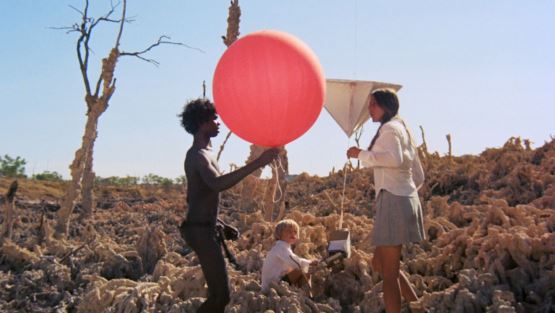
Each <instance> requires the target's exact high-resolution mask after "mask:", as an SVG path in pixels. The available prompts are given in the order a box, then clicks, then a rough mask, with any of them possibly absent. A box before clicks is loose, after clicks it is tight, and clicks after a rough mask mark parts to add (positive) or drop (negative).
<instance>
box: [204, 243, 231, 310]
mask: <svg viewBox="0 0 555 313" xmlns="http://www.w3.org/2000/svg"><path fill="white" fill-rule="evenodd" d="M195 252H196V253H197V256H198V258H199V262H200V265H201V267H202V272H203V273H204V278H205V279H206V284H207V285H208V298H207V299H206V301H205V302H204V303H203V304H202V305H201V306H200V308H199V309H198V311H197V312H199V313H203V312H210V313H213V312H214V313H219V312H222V313H223V312H224V310H225V306H226V305H227V304H228V303H229V300H230V299H229V278H228V276H227V269H226V264H225V260H224V256H223V254H222V249H221V247H220V244H219V242H218V241H217V240H216V238H213V237H212V236H210V237H208V239H207V240H206V241H205V242H204V243H203V244H200V245H199V247H198V250H195Z"/></svg>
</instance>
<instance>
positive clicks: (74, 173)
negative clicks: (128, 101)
mask: <svg viewBox="0 0 555 313" xmlns="http://www.w3.org/2000/svg"><path fill="white" fill-rule="evenodd" d="M90 108H91V110H90V111H89V113H88V115H87V123H86V126H85V134H84V135H83V142H82V144H81V148H79V149H78V150H77V151H76V152H75V159H74V160H73V163H72V164H71V166H70V170H71V183H70V184H69V185H68V187H67V192H66V195H65V197H64V200H63V202H62V205H61V208H60V210H59V211H58V220H57V223H56V227H55V231H56V233H55V236H56V237H57V238H61V237H63V236H64V235H67V234H68V232H69V221H70V217H71V213H72V212H73V208H74V206H75V201H76V199H77V197H78V195H79V192H80V191H81V187H82V186H81V181H82V179H83V175H84V171H85V165H86V164H87V156H88V155H89V153H91V154H92V152H89V151H90V150H91V149H92V147H93V144H94V141H95V140H96V134H97V132H96V127H97V125H98V118H99V117H100V114H102V112H104V110H100V109H101V108H99V107H98V106H97V105H96V104H93V105H91V106H90Z"/></svg>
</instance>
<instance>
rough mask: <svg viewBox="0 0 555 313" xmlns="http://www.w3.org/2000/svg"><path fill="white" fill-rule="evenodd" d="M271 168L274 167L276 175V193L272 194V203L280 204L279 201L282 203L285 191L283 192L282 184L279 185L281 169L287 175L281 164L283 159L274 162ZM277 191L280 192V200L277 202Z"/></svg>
mask: <svg viewBox="0 0 555 313" xmlns="http://www.w3.org/2000/svg"><path fill="white" fill-rule="evenodd" d="M270 167H272V171H275V173H276V174H275V178H276V181H275V184H274V191H273V192H272V202H273V203H278V202H279V201H281V199H283V190H281V184H280V183H279V169H281V170H282V171H283V172H284V173H285V168H284V167H283V164H282V163H281V158H278V159H277V160H274V161H272V165H270ZM276 190H279V198H278V199H277V200H276Z"/></svg>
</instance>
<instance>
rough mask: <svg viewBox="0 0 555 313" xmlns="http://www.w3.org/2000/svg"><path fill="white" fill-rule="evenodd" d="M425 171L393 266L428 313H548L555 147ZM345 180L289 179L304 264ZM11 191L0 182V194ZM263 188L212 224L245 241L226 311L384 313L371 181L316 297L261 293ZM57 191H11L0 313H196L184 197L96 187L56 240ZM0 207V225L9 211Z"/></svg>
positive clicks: (509, 150)
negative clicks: (344, 253)
mask: <svg viewBox="0 0 555 313" xmlns="http://www.w3.org/2000/svg"><path fill="white" fill-rule="evenodd" d="M422 160H423V163H424V168H425V171H426V175H427V180H426V183H425V186H424V187H423V188H422V189H421V190H420V196H421V200H422V202H423V207H424V211H425V212H424V213H425V229H426V232H427V236H428V238H427V240H426V241H424V242H422V243H420V244H414V245H408V246H406V247H405V248H404V249H403V260H402V269H403V270H404V271H405V272H406V273H408V275H409V277H410V280H411V282H412V283H413V284H414V285H415V286H416V290H417V292H418V293H419V296H421V297H422V302H423V303H424V304H425V306H426V307H427V308H428V309H429V310H430V312H503V313H508V312H522V313H524V312H526V313H532V312H545V313H547V312H555V233H554V231H555V140H551V142H549V143H546V144H544V145H543V146H541V147H539V148H537V149H531V148H530V147H529V144H528V143H527V142H523V141H521V140H520V139H518V138H511V139H510V140H509V141H507V143H506V144H505V145H504V146H503V147H501V148H492V149H487V150H486V151H484V152H482V153H481V154H480V155H475V156H470V155H469V156H461V157H448V156H439V155H438V154H428V153H423V154H422ZM343 174H344V173H343V172H342V171H337V172H331V173H330V175H329V176H327V177H316V176H310V175H307V174H301V175H298V176H296V177H294V178H292V179H291V180H290V182H289V184H288V186H287V189H286V193H285V195H284V196H285V199H286V201H287V205H286V207H287V208H286V210H285V212H284V216H285V217H288V218H293V219H295V220H296V221H297V222H298V223H299V224H300V226H301V234H300V240H299V243H298V244H297V245H296V247H295V252H296V253H297V254H299V255H300V256H303V257H307V258H321V257H325V256H327V242H328V235H329V233H330V232H331V231H332V230H334V229H335V228H336V227H337V225H338V220H339V215H338V213H339V209H338V207H339V206H340V200H341V194H342V188H343V177H344V175H343ZM11 182H12V180H10V179H7V178H0V194H2V195H5V194H6V192H7V190H8V188H9V186H10V183H11ZM272 183H273V182H272V181H271V180H258V181H256V182H255V184H254V187H253V186H252V184H251V185H248V186H250V187H248V188H251V189H252V190H251V192H252V195H253V196H252V197H251V199H250V200H251V201H249V203H246V202H245V201H244V198H243V197H242V195H244V194H245V190H244V189H245V188H247V187H246V186H247V184H240V185H238V186H236V187H234V188H233V189H231V190H228V191H226V192H224V193H223V194H222V199H221V211H222V218H223V219H224V220H225V221H227V222H229V223H231V224H233V225H235V226H236V227H238V228H239V230H240V231H241V237H240V238H239V240H237V241H234V242H229V243H228V245H229V247H230V249H231V250H232V252H233V253H234V254H235V256H236V257H237V260H238V263H239V265H240V267H239V269H235V268H233V267H232V266H229V267H228V269H229V273H230V279H231V286H232V296H231V302H230V304H229V305H228V307H227V310H226V312H268V313H269V312H384V308H383V305H382V300H381V288H382V285H381V279H380V277H379V275H377V274H376V273H375V272H373V271H372V268H371V267H370V260H371V257H372V252H373V250H372V247H371V245H370V244H369V235H370V232H371V231H372V228H373V219H372V216H373V213H374V212H373V209H374V203H373V201H374V196H375V195H374V191H373V189H372V188H371V186H372V175H371V170H369V169H352V170H350V171H348V175H347V184H346V186H347V188H346V191H345V203H344V208H345V216H344V222H343V226H344V227H346V228H348V229H349V230H350V233H351V240H352V255H351V257H350V258H349V259H346V260H344V261H343V263H342V264H341V266H340V267H337V268H334V269H333V270H332V269H329V268H325V267H324V268H321V269H320V270H319V271H318V272H317V273H316V274H315V275H314V278H313V285H314V288H315V292H314V297H313V298H312V299H311V298H308V297H306V296H304V295H303V293H302V292H301V291H300V290H299V289H297V288H295V287H290V286H288V285H286V284H285V283H282V284H281V285H278V286H274V287H273V288H271V290H270V292H269V293H268V294H263V293H261V292H260V269H261V267H262V262H263V260H264V256H265V253H266V251H268V250H269V249H270V247H271V246H272V244H273V239H272V231H273V223H272V222H270V221H267V220H265V218H264V215H263V210H264V206H265V205H266V204H265V203H264V201H262V200H260V199H264V198H265V196H264V195H263V193H265V192H267V191H268V190H271V189H272V188H270V187H271V184H272ZM65 184H66V183H63V182H59V183H57V182H40V181H32V180H25V179H22V180H19V190H18V192H17V194H16V197H15V211H14V213H13V214H14V224H13V229H12V232H11V234H10V236H4V237H2V245H1V248H0V311H2V312H83V313H85V312H99V313H100V312H126V313H132V312H174V313H175V312H194V311H195V309H196V308H197V307H198V306H199V305H200V303H201V302H202V301H203V297H205V292H206V291H205V287H204V279H203V275H202V272H201V270H200V266H199V265H198V261H197V258H196V256H195V255H194V253H190V250H189V249H188V248H187V247H186V245H185V243H184V241H183V240H182V239H181V238H180V236H179V231H178V226H179V223H180V222H181V220H182V219H183V217H184V216H185V213H186V209H187V208H186V204H185V200H184V199H185V197H184V192H185V189H184V188H185V187H182V186H174V187H166V188H162V187H158V186H144V185H135V186H127V187H117V186H97V187H95V188H96V189H95V194H96V201H97V208H96V210H95V212H94V215H93V216H92V218H88V219H84V220H80V219H79V216H80V210H79V205H77V207H76V209H75V212H74V215H73V218H74V219H73V220H72V221H73V222H72V224H71V227H70V235H69V236H68V238H66V239H55V238H54V237H53V230H52V229H53V225H54V222H55V219H56V211H57V210H58V209H59V203H60V202H61V198H62V196H63V193H64V190H65V189H64V188H65ZM268 186H270V187H268ZM2 197H3V198H2V200H1V201H2V204H1V208H2V214H1V215H0V221H1V222H2V223H3V224H2V226H5V222H6V219H7V215H6V212H7V208H8V206H9V203H7V201H6V199H5V197H4V196H2ZM274 215H275V214H274ZM403 312H408V309H407V308H406V307H404V308H403Z"/></svg>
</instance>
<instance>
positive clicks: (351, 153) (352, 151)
mask: <svg viewBox="0 0 555 313" xmlns="http://www.w3.org/2000/svg"><path fill="white" fill-rule="evenodd" d="M359 153H360V149H359V148H357V147H350V148H349V150H347V157H348V158H358V154H359Z"/></svg>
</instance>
